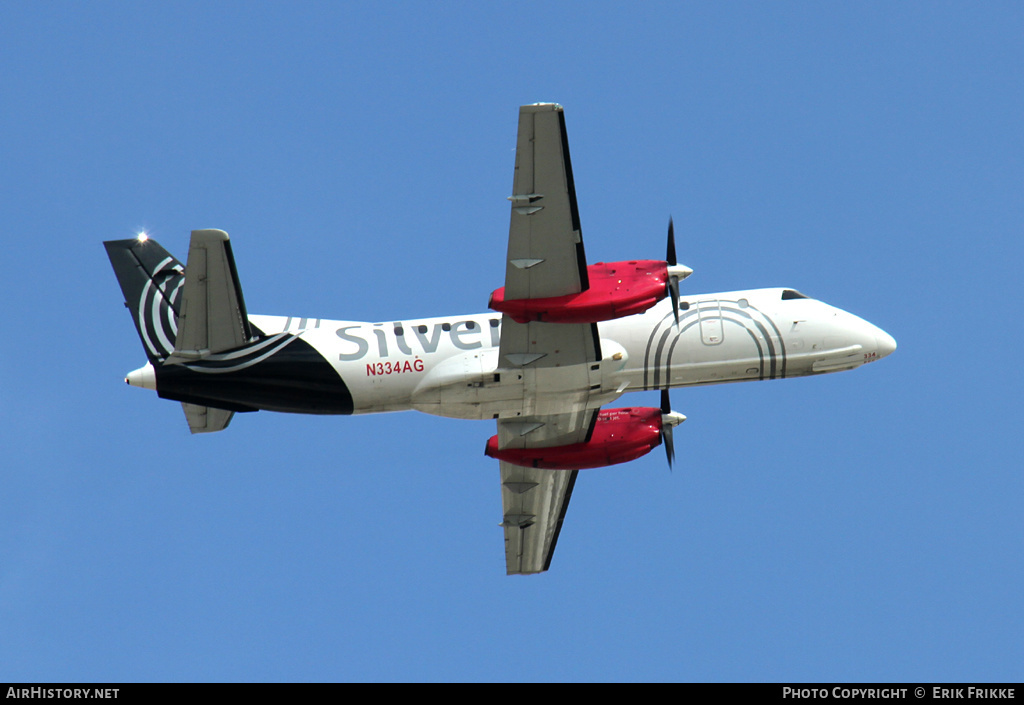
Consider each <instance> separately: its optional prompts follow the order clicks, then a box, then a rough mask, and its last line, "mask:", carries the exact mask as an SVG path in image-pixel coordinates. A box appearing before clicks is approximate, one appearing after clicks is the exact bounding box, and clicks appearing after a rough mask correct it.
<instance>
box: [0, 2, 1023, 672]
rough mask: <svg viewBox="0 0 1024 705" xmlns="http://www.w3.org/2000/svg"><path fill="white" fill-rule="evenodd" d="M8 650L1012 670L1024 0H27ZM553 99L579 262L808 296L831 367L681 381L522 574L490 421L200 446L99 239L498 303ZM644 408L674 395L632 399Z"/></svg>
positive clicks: (1016, 622) (11, 288)
mask: <svg viewBox="0 0 1024 705" xmlns="http://www.w3.org/2000/svg"><path fill="white" fill-rule="evenodd" d="M0 14H2V20H0V237H2V243H3V257H4V263H5V267H4V274H3V276H2V277H0V302H2V304H3V305H2V307H0V311H2V313H0V324H2V330H3V339H4V343H5V344H4V345H3V346H2V347H0V446H2V450H3V453H2V456H0V681H3V680H8V681H9V680H14V681H93V680H95V681H135V680H141V681H151V680H156V681H177V680H186V681H192V680H213V681H225V680H227V681H235V680H239V681H252V680H259V681H262V680H271V681H276V680H299V681H305V680H313V681H339V680H340V681H347V680H501V681H506V680H507V681H537V680H541V681H546V680H571V681H578V680H672V681H676V680H680V681H688V680H697V681H745V680H754V681H765V680H767V681H792V680H796V681H817V680H826V681H831V680H839V681H875V680H880V681H911V682H913V681H925V682H927V681H974V682H981V681H1006V680H1011V681H1013V680H1016V681H1019V680H1021V677H1022V675H1024V667H1022V664H1024V643H1022V642H1024V636H1022V635H1024V600H1022V598H1021V595H1022V588H1024V562H1022V558H1024V550H1022V549H1024V513H1022V511H1021V505H1022V499H1024V478H1022V469H1024V461H1022V440H1021V439H1022V431H1021V428H1022V422H1024V414H1022V411H1021V396H1022V392H1024V385H1022V381H1024V379H1022V377H1024V375H1022V368H1024V363H1022V361H1021V347H1022V343H1024V340H1022V335H1021V327H1020V322H1019V314H1018V313H1017V312H1018V310H1019V298H1020V286H1019V281H1020V276H1021V262H1022V260H1024V247H1022V244H1021V243H1022V235H1024V198H1022V185H1024V138H1022V137H1021V125H1022V118H1024V42H1022V41H1021V37H1022V36H1024V7H1022V5H1021V4H1020V3H1013V2H986V3H968V2H952V3H946V2H942V3H940V2H921V3H917V2H907V3H898V4H894V3H888V2H878V3H872V2H866V3H814V2H800V3H759V2H750V3H736V2H724V3H696V2H694V3H656V2H644V3H621V4H611V3H600V2H599V3H561V2H515V3H512V2H507V3H501V2H495V3H469V2H465V3H459V2H445V3H440V2H436V3H435V2H429V3H428V2H423V3H342V2H323V3H316V2H302V3H292V2H288V3H270V2H237V3H228V2H220V3H207V2H196V3H190V2H174V3H137V2H103V3H95V2H49V3H40V2H21V1H14V2H5V3H4V4H3V9H2V11H0ZM538 101H554V102H559V103H561V104H562V105H564V106H565V110H566V120H567V124H568V130H569V140H570V144H571V148H572V158H573V166H574V170H575V176H576V186H577V193H578V197H579V206H580V213H581V218H582V223H583V233H584V238H585V241H586V246H587V254H588V256H589V258H590V260H591V261H592V262H596V261H599V260H605V261H609V260H616V259H628V258H641V257H653V258H658V257H661V256H663V252H664V237H665V226H666V223H667V220H668V217H669V215H672V216H674V218H675V222H676V227H677V235H678V238H679V253H680V260H681V261H682V262H685V263H686V264H688V265H689V266H691V267H693V268H694V270H695V272H696V273H695V274H694V275H693V277H691V278H690V279H689V280H687V281H686V282H684V283H683V292H684V293H707V292H713V291H728V290H732V289H739V288H753V287H761V286H788V287H793V288H798V289H800V290H801V291H803V292H805V293H807V294H808V295H811V296H813V297H815V298H820V299H822V300H824V301H826V302H828V303H831V304H834V305H836V306H839V307H841V308H844V309H846V310H849V311H851V312H853V313H856V314H858V315H860V316H862V317H864V318H866V319H867V320H869V321H871V322H873V323H875V324H876V325H878V326H880V327H882V328H883V329H885V330H887V331H888V332H889V333H891V334H892V335H893V336H894V337H895V338H896V340H897V341H898V343H899V349H898V350H897V351H896V353H894V354H893V355H892V356H891V357H889V358H887V359H885V360H883V361H881V362H879V363H878V364H873V365H869V366H867V367H864V368H861V369H859V370H856V371H853V372H843V373H840V374H834V375H826V376H821V377H815V378H805V379H796V380H787V381H781V382H780V381H776V382H763V383H757V384H739V385H725V386H717V387H706V388H699V389H691V390H676V391H675V392H674V393H673V405H674V407H675V408H676V409H677V410H679V411H682V412H683V413H685V414H686V415H687V416H689V421H687V422H686V424H684V425H683V426H681V427H679V428H678V429H677V430H676V434H675V437H676V446H677V453H678V463H677V466H676V469H675V471H674V472H669V470H668V468H667V467H666V465H665V461H664V454H663V453H662V452H661V451H660V449H659V450H656V451H655V452H654V453H651V454H650V455H649V456H647V457H645V458H642V459H640V460H638V461H636V462H633V463H630V464H627V465H620V466H617V467H612V468H605V469H598V470H592V471H584V472H582V473H581V474H580V478H579V481H578V483H577V485H576V492H575V494H574V495H573V499H572V503H571V506H570V507H569V512H568V516H567V519H566V524H565V528H564V530H563V532H562V535H561V539H560V541H559V544H558V550H557V551H556V554H555V557H554V561H553V564H552V569H551V571H550V572H548V573H546V574H544V575H541V576H534V577H525V578H524V577H506V576H505V574H504V573H505V569H504V554H503V542H502V532H501V529H500V528H499V527H498V522H499V521H501V499H500V493H499V483H498V469H497V464H496V463H495V462H494V461H492V460H490V459H488V458H485V457H484V455H483V448H484V443H485V441H486V439H487V438H488V437H489V436H490V435H491V434H492V433H494V427H493V424H492V423H490V422H469V421H456V420H449V419H442V418H434V417H429V416H425V415H421V414H416V413H412V412H409V413H404V414H388V415H380V416H365V417H334V418H315V417H303V416H289V415H281V414H272V413H267V412H261V413H258V414H248V415H239V416H236V417H235V419H234V421H233V423H232V424H231V427H230V428H229V429H228V430H227V431H226V432H224V433H218V434H213V435H210V436H203V437H192V436H190V435H189V432H188V428H187V426H186V423H185V419H184V416H183V414H182V411H181V408H180V406H179V405H178V404H176V403H172V402H167V401H162V400H160V399H158V398H157V397H156V395H155V394H153V393H151V392H147V391H145V390H139V389H134V388H130V387H127V386H125V384H124V382H123V381H122V379H123V375H124V374H125V373H126V372H128V371H129V370H132V369H134V368H136V367H138V366H139V365H141V364H143V363H144V362H145V358H144V356H143V352H142V349H141V346H140V344H139V341H138V338H137V336H136V334H135V331H134V328H133V326H132V323H131V318H130V316H129V315H128V313H127V312H126V311H125V310H124V308H123V307H122V305H121V304H122V298H121V293H120V290H119V289H118V286H117V282H116V280H115V278H114V275H113V273H112V271H111V270H110V267H109V264H108V262H107V259H106V256H105V253H104V250H103V247H102V245H101V242H102V241H103V240H105V239H115V238H125V237H131V236H133V235H134V234H135V233H137V232H139V231H140V230H142V229H146V230H147V231H149V232H150V233H151V234H152V236H153V237H155V238H157V239H158V240H159V241H160V242H161V244H163V245H164V246H165V247H167V249H169V250H171V251H172V252H174V253H176V254H177V255H178V256H179V257H181V258H184V257H185V254H186V252H187V247H188V236H189V231H190V230H192V229H197V228H221V229H224V230H226V231H228V232H229V233H230V234H231V236H232V239H233V244H234V250H235V254H236V258H237V262H238V268H239V273H240V276H241V279H242V284H243V287H244V291H245V296H246V302H247V304H248V307H249V310H250V311H251V312H253V313H268V314H283V315H297V316H316V317H323V318H338V319H355V320H371V321H377V320H380V321H387V320H397V319H401V318H414V317H425V316H435V315H447V314H461V313H474V312H480V311H483V310H485V309H486V304H487V300H488V295H489V294H490V292H491V290H492V289H494V288H496V287H498V286H501V285H502V283H503V275H504V264H503V258H504V252H505V246H506V238H507V234H508V218H509V205H508V201H506V200H505V198H506V196H508V195H509V193H510V189H511V184H512V167H513V160H514V146H515V134H516V121H517V112H518V106H519V105H521V104H524V103H532V102H538ZM629 404H634V405H637V404H640V405H656V404H657V395H656V394H654V393H645V394H634V395H627V396H626V397H624V399H623V400H622V403H621V404H620V405H629Z"/></svg>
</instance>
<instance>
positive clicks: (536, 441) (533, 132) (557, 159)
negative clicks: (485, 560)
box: [498, 104, 601, 575]
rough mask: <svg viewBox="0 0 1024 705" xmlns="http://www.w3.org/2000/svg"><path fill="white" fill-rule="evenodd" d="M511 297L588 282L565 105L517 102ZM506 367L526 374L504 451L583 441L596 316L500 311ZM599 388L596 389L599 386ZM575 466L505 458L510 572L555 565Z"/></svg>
mask: <svg viewBox="0 0 1024 705" xmlns="http://www.w3.org/2000/svg"><path fill="white" fill-rule="evenodd" d="M509 200H511V201H512V209H511V216H510V218H511V221H510V225H509V237H508V260H507V264H506V268H505V298H506V300H511V299H532V298H546V297H551V296H563V295H566V294H574V293H579V292H581V291H583V290H585V289H587V287H588V285H589V284H588V281H587V259H586V256H585V254H584V251H583V237H582V234H581V230H580V219H579V212H578V210H577V207H576V190H575V186H574V184H573V178H572V166H571V163H570V161H569V144H568V141H567V139H566V131H565V119H564V115H563V112H562V107H561V106H560V105H554V104H539V105H524V106H523V107H522V108H520V109H519V133H518V138H517V141H516V168H515V178H514V180H513V187H512V196H511V197H510V199H509ZM498 358H499V361H498V367H499V368H500V369H502V370H503V371H504V372H503V374H506V373H516V374H519V375H520V376H521V378H522V379H523V387H522V388H523V395H524V396H523V405H522V413H521V414H520V415H519V416H514V417H502V418H500V419H499V420H498V445H499V447H500V448H502V449H505V448H543V447H552V446H561V445H569V444H572V443H582V442H584V441H586V440H587V438H588V437H589V435H590V433H591V431H592V427H593V424H594V421H595V419H596V417H597V410H596V409H589V408H587V407H588V401H589V397H590V393H591V391H592V389H594V388H597V389H599V388H600V379H599V378H598V375H599V363H600V361H601V344H600V336H599V334H598V329H597V324H596V323H544V322H537V321H533V322H530V323H516V322H515V321H514V320H512V319H511V318H510V317H509V316H508V315H504V316H502V322H501V343H500V346H499V350H498ZM594 385H596V387H594ZM576 473H577V471H576V470H546V469H540V468H526V467H519V466H517V465H513V464H511V463H507V462H504V461H502V462H501V497H502V510H503V519H502V524H501V525H502V527H503V528H504V531H505V567H506V570H507V572H508V573H509V574H510V575H511V574H526V573H540V572H543V571H545V570H547V569H548V566H549V565H550V564H551V557H552V554H553V552H554V550H555V544H556V542H557V541H558V534H559V531H560V530H561V527H562V521H563V520H564V518H565V513H566V509H567V508H568V506H569V499H570V498H571V496H572V489H573V485H574V484H575V482H576Z"/></svg>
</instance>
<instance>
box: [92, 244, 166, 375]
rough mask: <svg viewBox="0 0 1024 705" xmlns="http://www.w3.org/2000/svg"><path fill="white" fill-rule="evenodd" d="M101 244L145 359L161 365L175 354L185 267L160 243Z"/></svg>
mask: <svg viewBox="0 0 1024 705" xmlns="http://www.w3.org/2000/svg"><path fill="white" fill-rule="evenodd" d="M103 245H104V247H106V249H107V257H109V258H110V264H111V265H112V266H113V267H114V274H115V275H117V281H118V283H119V284H120V285H121V292H122V293H123V294H124V301H125V306H126V307H127V308H128V310H129V311H130V312H131V314H132V319H133V320H134V321H135V328H136V330H138V332H139V338H141V339H142V346H143V347H144V348H145V349H146V357H148V358H149V361H150V362H151V363H153V364H154V365H157V364H160V363H162V362H163V361H164V360H166V359H167V357H168V356H169V355H170V354H171V353H172V352H174V343H175V340H176V339H177V336H178V313H179V305H180V302H181V293H182V292H181V290H182V287H183V285H184V283H185V268H184V267H183V266H182V264H181V262H179V261H178V260H177V259H175V258H174V256H173V255H171V254H170V253H169V252H168V251H167V250H165V249H164V248H163V247H161V246H160V244H159V243H157V242H156V241H155V240H151V239H148V238H145V237H139V238H132V239H131V240H110V241H108V242H104V243H103Z"/></svg>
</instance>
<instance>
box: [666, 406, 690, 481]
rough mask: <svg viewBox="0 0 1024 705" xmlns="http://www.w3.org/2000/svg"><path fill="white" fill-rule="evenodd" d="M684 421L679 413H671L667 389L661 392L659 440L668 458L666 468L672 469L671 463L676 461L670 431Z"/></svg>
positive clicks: (683, 417)
mask: <svg viewBox="0 0 1024 705" xmlns="http://www.w3.org/2000/svg"><path fill="white" fill-rule="evenodd" d="M683 421H686V417H685V416H683V415H682V414H680V413H679V412H676V411H672V404H671V402H670V401H669V398H668V389H662V390H661V440H662V442H663V443H664V444H665V455H667V456H668V467H669V470H671V469H672V462H673V461H674V460H675V459H676V447H675V444H674V443H673V441H672V429H673V428H675V427H676V426H678V425H679V424H681V423H682V422H683Z"/></svg>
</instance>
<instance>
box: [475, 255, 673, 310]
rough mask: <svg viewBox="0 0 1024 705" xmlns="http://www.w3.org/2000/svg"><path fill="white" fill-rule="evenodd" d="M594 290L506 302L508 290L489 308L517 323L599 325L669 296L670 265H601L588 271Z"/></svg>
mask: <svg viewBox="0 0 1024 705" xmlns="http://www.w3.org/2000/svg"><path fill="white" fill-rule="evenodd" d="M587 278H588V279H589V280H590V287H589V288H588V289H587V290H586V291H583V292H580V293H579V294H568V295H566V296H552V297H549V298H545V299H512V300H509V301H506V300H505V287H502V288H500V289H496V290H495V291H494V293H493V294H491V301H490V303H489V304H488V305H489V306H490V307H491V308H492V309H494V310H495V311H500V312H501V313H507V314H508V315H509V316H511V317H512V320H514V321H516V322H517V323H528V322H530V321H547V322H549V323H597V322H598V321H609V320H611V319H613V318H622V317H623V316H632V315H633V314H634V313H643V312H644V311H646V310H647V309H649V308H650V307H651V306H653V305H654V304H656V303H658V302H659V301H661V300H662V299H663V298H665V296H666V295H667V290H666V282H667V281H668V265H667V264H666V263H665V262H658V261H656V260H633V261H630V262H607V263H606V262H598V263H597V264H592V265H590V266H589V267H587Z"/></svg>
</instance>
